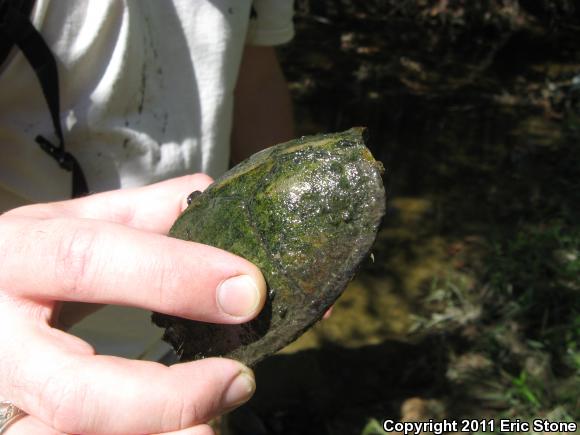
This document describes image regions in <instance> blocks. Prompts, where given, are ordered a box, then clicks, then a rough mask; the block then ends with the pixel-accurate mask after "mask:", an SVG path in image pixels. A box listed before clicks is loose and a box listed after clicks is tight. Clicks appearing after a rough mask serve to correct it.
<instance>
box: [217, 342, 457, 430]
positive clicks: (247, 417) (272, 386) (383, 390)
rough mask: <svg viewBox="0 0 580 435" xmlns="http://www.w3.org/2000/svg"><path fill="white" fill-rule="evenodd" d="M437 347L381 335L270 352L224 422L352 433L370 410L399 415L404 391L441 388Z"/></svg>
mask: <svg viewBox="0 0 580 435" xmlns="http://www.w3.org/2000/svg"><path fill="white" fill-rule="evenodd" d="M437 348H438V347H437V343H434V342H432V341H431V342H429V341H425V342H422V343H419V344H417V345H410V344H407V343H403V342H399V341H385V342H383V343H380V344H377V345H372V346H362V347H358V348H354V349H348V348H343V347H337V346H332V345H325V346H323V347H322V348H320V349H309V350H304V351H300V352H296V353H294V354H288V355H276V356H274V357H272V358H269V359H267V360H265V361H263V362H262V363H260V364H259V365H258V367H257V368H256V379H257V382H258V383H259V385H260V388H259V389H258V390H257V393H256V395H255V396H254V398H252V400H251V401H250V402H249V403H248V404H247V405H246V406H244V407H242V408H240V409H239V410H238V411H235V412H234V413H233V414H231V417H230V419H229V423H228V424H229V425H230V428H231V430H234V431H235V433H237V434H240V435H242V434H244V435H245V434H247V435H250V434H251V435H261V434H314V433H332V434H352V433H357V430H360V429H361V428H362V427H364V425H365V423H366V419H365V415H369V413H371V414H379V415H383V416H384V417H385V418H393V419H395V420H397V419H399V418H400V408H401V404H402V403H403V402H404V401H405V399H408V398H410V397H413V396H414V395H422V396H424V397H425V396H429V395H431V394H435V393H440V392H441V390H442V389H444V388H445V386H444V385H440V384H439V383H438V382H439V381H438V380H440V379H443V373H444V371H445V367H446V361H445V355H443V354H441V353H440V352H439V355H438V357H439V358H434V355H433V350H434V349H437ZM439 348H440V347H439ZM425 386H429V387H428V388H425ZM273 398H276V399H275V400H273Z"/></svg>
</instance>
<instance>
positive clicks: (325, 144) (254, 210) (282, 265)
mask: <svg viewBox="0 0 580 435" xmlns="http://www.w3.org/2000/svg"><path fill="white" fill-rule="evenodd" d="M365 132H366V130H365V129H364V128H362V127H355V128H351V129H350V130H347V131H344V132H340V133H328V134H318V135H313V136H303V137H300V138H298V139H295V140H291V141H289V142H285V143H282V144H278V145H274V146H272V147H270V148H267V149H264V150H262V151H260V152H258V153H256V154H254V155H253V156H251V157H249V158H248V159H247V160H245V161H243V162H242V163H240V164H238V165H237V166H235V167H233V168H232V169H231V170H229V171H228V172H226V173H225V174H224V175H223V176H221V177H219V178H218V179H217V180H215V182H214V183H213V184H211V185H210V186H208V187H207V189H206V190H205V191H203V192H194V194H192V195H191V196H190V197H189V202H190V203H189V205H188V207H187V208H186V209H185V211H184V212H183V213H182V214H181V215H180V216H179V217H178V218H177V220H176V221H175V223H174V224H173V226H172V228H171V229H170V231H169V235H170V236H171V237H176V238H179V239H183V240H189V241H194V242H199V243H204V244H207V245H211V246H215V247H217V248H221V249H224V250H227V251H229V252H231V253H234V254H236V255H239V256H241V257H244V258H245V259H247V260H249V261H251V262H253V263H254V264H255V265H256V266H258V267H259V268H260V269H261V271H262V273H263V275H264V278H265V280H266V284H267V288H268V290H267V300H266V303H265V306H264V308H263V309H262V311H261V312H260V314H259V315H258V316H257V317H256V318H255V319H253V320H251V321H249V322H247V323H243V324H239V325H222V324H211V323H204V322H196V321H193V320H187V319H182V318H179V317H175V316H170V315H165V314H160V313H153V322H154V323H155V324H157V325H158V326H160V327H163V328H165V332H164V335H163V338H164V340H165V341H167V342H169V343H170V344H171V345H172V346H173V348H174V349H175V351H176V352H177V354H178V356H179V358H180V360H181V361H191V360H197V359H200V358H206V357H210V356H220V357H227V358H233V359H236V360H238V361H241V362H242V363H244V364H246V365H248V366H253V365H255V364H256V363H257V362H259V361H260V360H262V359H263V358H265V357H266V356H268V355H270V354H272V353H274V352H276V351H278V350H279V349H281V348H282V347H284V346H286V345H287V344H289V343H291V342H292V341H294V340H295V339H296V338H298V337H299V336H300V335H301V334H302V333H303V332H305V331H306V330H307V329H308V328H309V327H310V326H312V325H313V324H314V323H315V322H316V321H318V320H320V319H321V318H322V316H323V315H324V313H325V312H326V311H327V310H328V308H329V307H330V306H332V304H333V303H334V302H335V301H336V299H337V298H338V297H339V296H340V294H341V293H342V292H343V290H344V289H345V288H346V286H347V284H348V282H349V281H350V280H351V279H352V278H353V276H354V274H355V272H356V270H357V269H358V267H359V265H360V263H361V262H362V261H363V260H364V259H365V258H366V257H367V256H368V254H369V252H370V249H371V247H372V244H373V242H374V240H375V238H376V236H377V232H378V228H379V225H380V223H381V221H382V218H383V216H384V213H385V202H386V194H385V188H384V185H383V180H382V175H383V173H384V168H383V166H382V164H381V163H380V162H378V161H376V160H375V159H374V158H373V156H372V154H371V152H370V151H369V149H368V148H367V147H366V146H365V136H366V134H365Z"/></svg>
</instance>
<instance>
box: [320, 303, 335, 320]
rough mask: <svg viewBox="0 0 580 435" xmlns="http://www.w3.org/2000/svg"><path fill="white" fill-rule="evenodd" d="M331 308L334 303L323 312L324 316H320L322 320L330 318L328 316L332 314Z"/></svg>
mask: <svg viewBox="0 0 580 435" xmlns="http://www.w3.org/2000/svg"><path fill="white" fill-rule="evenodd" d="M333 308H334V305H333V306H332V307H330V308H329V309H328V310H326V312H325V313H324V316H322V318H323V319H324V320H327V319H330V316H331V315H332V309H333Z"/></svg>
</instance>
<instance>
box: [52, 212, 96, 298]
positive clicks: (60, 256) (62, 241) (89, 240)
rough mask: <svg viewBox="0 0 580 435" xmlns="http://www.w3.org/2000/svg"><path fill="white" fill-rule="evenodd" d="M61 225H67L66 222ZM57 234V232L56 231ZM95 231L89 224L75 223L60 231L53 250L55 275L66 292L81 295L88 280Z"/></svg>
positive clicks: (92, 258)
mask: <svg viewBox="0 0 580 435" xmlns="http://www.w3.org/2000/svg"><path fill="white" fill-rule="evenodd" d="M60 224H61V225H69V226H70V224H69V223H68V222H67V223H65V222H63V223H60ZM57 234H58V233H57ZM96 238H97V233H96V231H95V229H93V228H91V227H90V225H75V226H74V228H73V229H70V228H64V231H61V232H60V236H59V239H58V241H57V244H56V246H57V247H56V252H55V276H56V280H57V282H59V283H60V284H61V286H62V288H63V290H64V291H65V292H67V294H75V295H77V296H78V295H82V293H83V290H84V289H86V288H87V287H88V285H89V282H90V279H91V278H90V277H91V274H90V269H91V268H90V265H91V264H92V262H93V260H94V245H95V242H96Z"/></svg>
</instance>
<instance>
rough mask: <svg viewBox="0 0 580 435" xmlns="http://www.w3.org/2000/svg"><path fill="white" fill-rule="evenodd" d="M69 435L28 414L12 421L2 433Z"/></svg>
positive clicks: (15, 434)
mask: <svg viewBox="0 0 580 435" xmlns="http://www.w3.org/2000/svg"><path fill="white" fill-rule="evenodd" d="M31 434H34V435H67V434H65V433H63V432H61V431H58V430H56V429H53V428H51V427H50V426H48V425H47V424H45V423H44V422H42V421H41V420H39V419H38V418H36V417H32V416H30V415H27V416H25V417H22V418H21V419H19V420H18V421H15V422H14V423H12V424H11V425H10V426H9V427H8V428H7V429H6V430H5V431H4V432H2V435H31Z"/></svg>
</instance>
